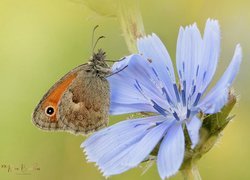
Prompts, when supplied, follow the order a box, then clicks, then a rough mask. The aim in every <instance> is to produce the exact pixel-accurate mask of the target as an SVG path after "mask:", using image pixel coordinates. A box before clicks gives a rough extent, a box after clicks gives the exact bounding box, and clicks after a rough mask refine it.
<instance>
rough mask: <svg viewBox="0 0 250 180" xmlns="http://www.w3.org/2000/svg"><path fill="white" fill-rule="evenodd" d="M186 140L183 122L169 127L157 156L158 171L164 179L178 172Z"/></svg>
mask: <svg viewBox="0 0 250 180" xmlns="http://www.w3.org/2000/svg"><path fill="white" fill-rule="evenodd" d="M184 151H185V141H184V134H183V130H182V126H181V124H175V125H173V126H172V127H170V128H169V130H168V132H167V134H166V136H165V138H164V139H163V141H162V143H161V146H160V149H159V152H158V157H157V166H158V171H159V174H160V176H161V178H162V179H165V178H168V177H170V176H172V175H174V174H175V173H177V172H178V170H179V168H180V167H181V164H182V162H183V158H184Z"/></svg>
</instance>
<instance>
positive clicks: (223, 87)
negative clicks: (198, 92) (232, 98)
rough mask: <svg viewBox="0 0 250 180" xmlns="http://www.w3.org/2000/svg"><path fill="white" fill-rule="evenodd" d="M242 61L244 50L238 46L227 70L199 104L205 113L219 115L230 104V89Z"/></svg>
mask: <svg viewBox="0 0 250 180" xmlns="http://www.w3.org/2000/svg"><path fill="white" fill-rule="evenodd" d="M241 59H242V50H241V46H240V45H239V44H238V45H237V46H236V49H235V52H234V56H233V59H232V61H231V63H230V65H229V66H228V68H227V70H226V71H225V72H224V74H223V76H222V77H221V78H220V80H219V81H218V82H217V84H216V85H215V86H214V88H213V89H212V90H211V91H210V92H209V93H208V95H207V96H206V97H205V98H204V100H202V102H201V103H200V104H198V107H199V108H200V109H201V110H202V111H203V112H205V113H208V114H213V113H217V112H219V111H220V110H221V108H222V107H223V106H224V105H225V104H226V103H227V102H228V94H229V87H230V86H231V84H232V82H233V80H234V78H235V77H236V75H237V73H238V71H239V68H240V63H241Z"/></svg>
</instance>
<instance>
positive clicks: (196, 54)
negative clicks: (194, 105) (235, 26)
mask: <svg viewBox="0 0 250 180" xmlns="http://www.w3.org/2000/svg"><path fill="white" fill-rule="evenodd" d="M201 52H202V39H201V35H200V32H199V30H198V28H197V26H196V24H194V25H192V26H188V27H186V28H185V29H183V28H182V27H181V28H180V31H179V35H178V40H177V48H176V65H177V71H178V75H179V78H180V83H181V90H182V93H184V94H185V95H184V96H183V97H185V99H183V102H187V100H188V97H189V96H191V95H192V89H193V88H194V87H193V86H194V85H195V84H194V83H195V82H196V79H197V71H198V68H199V63H200V62H199V60H200V59H201ZM184 104H185V103H184Z"/></svg>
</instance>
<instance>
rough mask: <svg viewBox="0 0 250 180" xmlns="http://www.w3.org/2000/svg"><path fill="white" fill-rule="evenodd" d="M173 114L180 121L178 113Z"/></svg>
mask: <svg viewBox="0 0 250 180" xmlns="http://www.w3.org/2000/svg"><path fill="white" fill-rule="evenodd" d="M173 116H174V117H175V119H176V120H178V121H179V120H180V118H179V116H178V115H177V113H176V112H174V113H173Z"/></svg>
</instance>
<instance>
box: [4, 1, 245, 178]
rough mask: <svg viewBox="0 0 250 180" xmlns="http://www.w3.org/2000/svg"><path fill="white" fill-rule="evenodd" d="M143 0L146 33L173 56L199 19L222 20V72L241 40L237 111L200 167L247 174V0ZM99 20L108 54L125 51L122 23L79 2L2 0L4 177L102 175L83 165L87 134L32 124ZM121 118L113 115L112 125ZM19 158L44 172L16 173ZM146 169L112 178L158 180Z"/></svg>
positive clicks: (217, 174)
mask: <svg viewBox="0 0 250 180" xmlns="http://www.w3.org/2000/svg"><path fill="white" fill-rule="evenodd" d="M99 3H102V2H101V1H99ZM99 5H101V6H102V4H99ZM103 5H106V6H107V3H106V4H105V3H103ZM140 5H141V11H142V16H143V19H144V25H145V29H146V32H147V33H151V32H155V33H157V34H158V35H159V36H160V37H161V39H162V40H163V41H164V43H165V44H166V46H167V48H168V50H169V52H170V54H171V57H172V58H173V59H174V57H175V46H176V39H177V35H178V30H179V26H181V25H183V26H184V25H188V24H190V23H193V22H197V24H198V26H199V27H200V29H202V30H203V28H204V24H205V22H206V19H207V18H209V17H211V18H216V19H218V20H219V22H220V25H221V31H222V43H221V44H222V50H221V60H220V63H219V68H218V71H217V78H218V77H219V75H221V74H222V73H223V71H224V69H225V68H226V66H227V65H228V63H229V62H230V60H231V58H232V55H233V50H234V48H235V45H236V43H238V42H240V43H241V45H242V47H243V55H244V56H243V57H244V58H243V63H242V66H241V71H240V73H239V75H238V77H237V80H236V81H235V83H234V88H235V90H236V92H237V94H239V99H240V101H239V103H238V104H237V105H236V107H235V108H234V110H233V112H232V113H233V114H236V117H235V119H234V120H233V122H232V123H231V124H229V126H227V128H226V129H225V131H224V134H223V136H222V138H221V140H220V141H219V142H218V144H217V145H216V146H215V147H214V148H213V149H212V150H211V151H210V152H209V153H208V154H207V155H206V156H204V157H203V158H202V159H201V160H200V161H199V164H198V166H199V169H200V173H201V176H202V177H203V179H204V180H206V179H215V180H219V179H227V180H231V179H232V180H233V179H250V140H249V139H250V119H249V115H250V114H249V108H250V96H249V93H250V84H249V81H250V80H249V76H250V71H249V69H248V68H249V67H250V66H249V65H250V63H249V58H250V50H249V48H250V36H249V32H250V11H249V9H250V2H249V1H248V0H237V1H227V0H221V1H216V0H209V1H208V0H175V1H171V0H165V1H161V0H154V1H150V0H142V1H141V3H140ZM97 24H98V25H100V28H99V29H98V34H99V35H105V36H106V37H107V38H106V39H104V40H102V41H101V42H100V43H99V47H102V48H103V49H104V50H105V51H106V52H107V53H108V58H109V59H118V58H120V57H122V56H124V55H127V54H128V51H127V47H126V44H125V42H124V39H123V37H122V35H121V29H120V26H119V22H118V21H117V20H116V19H115V18H105V17H101V16H98V15H97V14H95V13H94V12H92V11H91V10H89V9H88V8H86V7H85V6H84V5H83V3H82V2H81V0H35V1H34V0H22V1H20V0H1V1H0V82H1V83H2V85H1V88H0V101H1V103H0V112H1V113H0V122H1V123H0V179H14V180H15V179H25V180H26V179H32V180H33V179H38V180H39V179H63V180H64V179H65V180H66V179H74V180H78V179H79V180H80V179H81V180H82V179H91V180H92V179H93V180H98V179H104V178H103V177H102V176H101V174H100V173H99V172H98V170H97V168H96V167H95V166H94V164H90V163H86V160H85V157H84V155H83V153H82V151H81V149H80V148H79V146H80V144H81V143H82V142H83V141H84V139H85V138H84V137H81V136H74V135H71V134H68V133H53V132H44V131H40V130H38V129H37V128H36V127H34V126H33V125H32V123H31V113H32V111H33V109H34V107H35V106H36V104H37V102H38V101H39V100H40V98H41V97H42V96H43V94H44V93H45V92H46V91H47V90H48V89H49V88H50V86H51V85H53V83H54V82H55V81H56V80H58V79H59V78H60V77H61V76H62V75H64V74H65V73H66V72H68V71H69V70H70V69H72V68H74V67H75V66H77V65H79V64H81V63H83V62H86V61H87V60H88V58H89V57H90V55H91V35H92V29H93V27H94V26H95V25H97ZM121 119H123V117H118V118H117V117H111V124H112V123H114V122H116V121H118V120H121ZM22 164H23V165H24V166H25V167H26V168H32V167H33V168H40V170H33V171H31V170H30V171H28V172H29V173H30V174H19V172H20V171H18V170H14V169H13V168H14V167H21V166H22ZM9 167H10V169H9V172H8V168H9ZM143 170H144V167H139V168H136V169H132V170H130V171H128V172H126V173H124V174H122V175H118V176H114V177H111V179H113V180H115V179H145V180H147V179H153V178H154V179H159V176H158V172H157V168H156V166H155V165H154V166H153V167H152V168H150V169H149V171H148V172H147V173H146V174H144V175H143V176H141V173H142V172H143ZM172 179H181V176H180V174H178V175H177V176H176V177H174V178H172Z"/></svg>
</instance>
